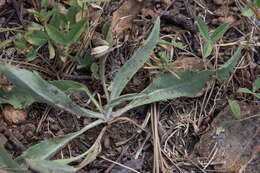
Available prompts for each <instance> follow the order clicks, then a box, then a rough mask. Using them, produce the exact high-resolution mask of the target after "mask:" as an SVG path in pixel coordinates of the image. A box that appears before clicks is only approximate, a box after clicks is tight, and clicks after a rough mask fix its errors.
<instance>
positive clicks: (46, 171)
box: [26, 159, 77, 173]
mask: <svg viewBox="0 0 260 173" xmlns="http://www.w3.org/2000/svg"><path fill="white" fill-rule="evenodd" d="M26 163H27V164H28V165H29V166H30V168H31V169H32V170H34V171H37V172H40V173H55V172H57V173H72V172H76V171H77V169H76V168H74V167H72V166H69V165H66V164H62V163H57V162H54V161H50V160H33V159H26Z"/></svg>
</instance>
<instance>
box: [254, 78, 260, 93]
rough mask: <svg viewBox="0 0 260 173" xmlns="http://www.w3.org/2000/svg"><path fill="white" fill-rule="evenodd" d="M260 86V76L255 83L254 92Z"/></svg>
mask: <svg viewBox="0 0 260 173" xmlns="http://www.w3.org/2000/svg"><path fill="white" fill-rule="evenodd" d="M259 88H260V77H258V78H257V79H256V80H255V82H254V85H253V92H256V91H257V90H258V89H259Z"/></svg>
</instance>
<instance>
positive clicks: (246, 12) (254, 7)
mask: <svg viewBox="0 0 260 173" xmlns="http://www.w3.org/2000/svg"><path fill="white" fill-rule="evenodd" d="M243 2H244V3H245V4H246V7H245V8H244V9H243V10H242V15H243V16H247V17H251V16H253V15H256V17H257V19H258V20H260V12H259V8H260V0H254V1H247V0H243Z"/></svg>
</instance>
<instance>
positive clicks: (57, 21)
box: [50, 12, 67, 29]
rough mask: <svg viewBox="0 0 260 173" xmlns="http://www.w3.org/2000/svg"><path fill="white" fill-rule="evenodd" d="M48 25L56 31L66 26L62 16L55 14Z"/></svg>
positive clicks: (64, 17)
mask: <svg viewBox="0 0 260 173" xmlns="http://www.w3.org/2000/svg"><path fill="white" fill-rule="evenodd" d="M50 24H51V25H52V26H54V27H56V28H57V29H64V28H65V26H66V25H67V18H66V16H65V15H64V14H62V13H59V12H55V13H54V14H53V16H52V18H51V21H50Z"/></svg>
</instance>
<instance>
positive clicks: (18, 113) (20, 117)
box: [3, 105, 27, 124]
mask: <svg viewBox="0 0 260 173" xmlns="http://www.w3.org/2000/svg"><path fill="white" fill-rule="evenodd" d="M3 115H4V117H5V119H6V120H7V121H9V122H11V123H15V124H17V123H20V122H22V121H24V120H25V119H26V115H27V113H26V111H24V110H19V109H14V108H13V106H10V105H7V106H5V107H4V110H3Z"/></svg>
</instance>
